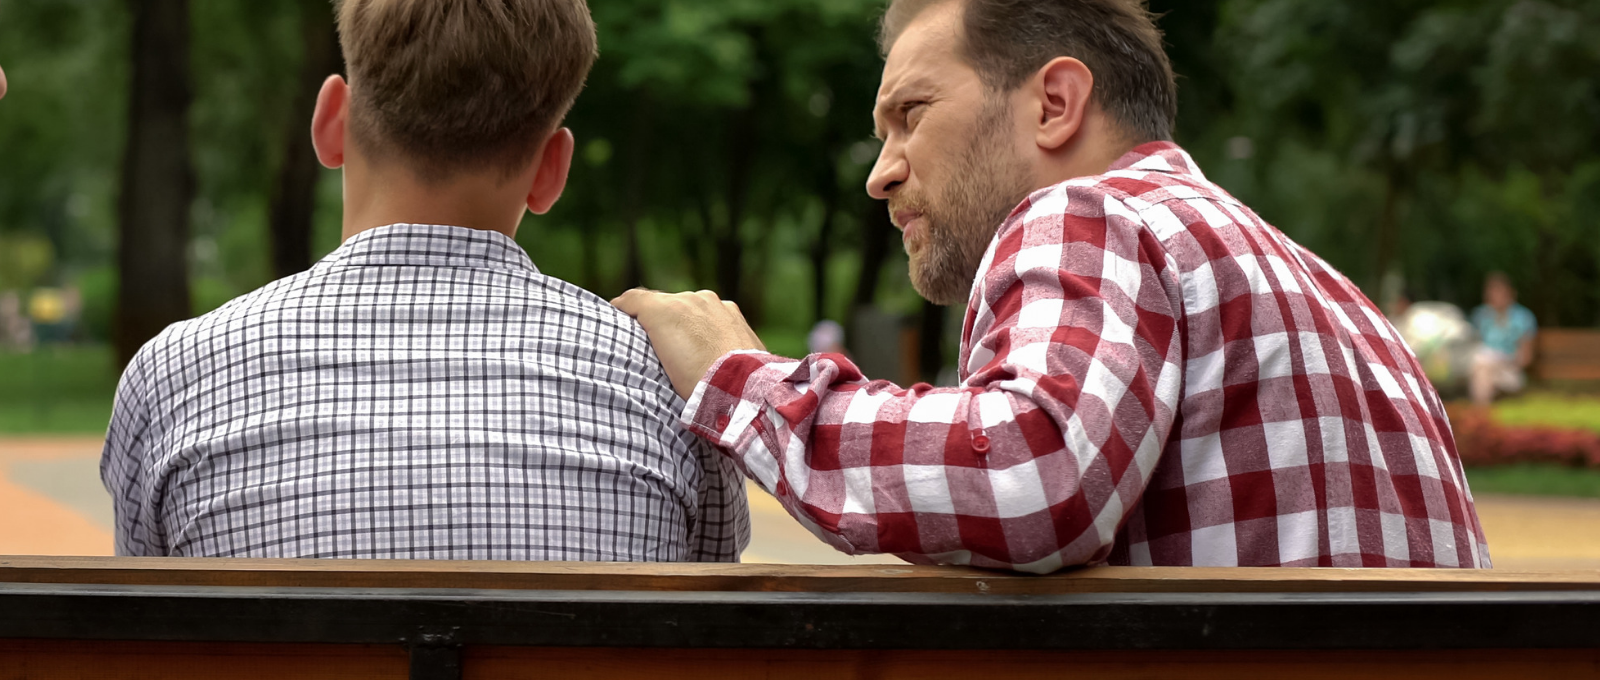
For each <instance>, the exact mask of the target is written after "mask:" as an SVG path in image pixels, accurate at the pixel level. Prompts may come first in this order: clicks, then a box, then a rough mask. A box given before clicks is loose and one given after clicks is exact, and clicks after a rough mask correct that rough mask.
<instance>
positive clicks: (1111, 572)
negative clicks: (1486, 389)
mask: <svg viewBox="0 0 1600 680" xmlns="http://www.w3.org/2000/svg"><path fill="white" fill-rule="evenodd" d="M0 583H85V584H107V585H177V586H259V587H327V588H337V587H348V588H481V589H519V590H628V591H763V592H933V593H988V594H1064V593H1144V592H1197V593H1204V592H1238V593H1251V592H1286V593H1293V592H1492V591H1536V590H1546V591H1548V590H1600V571H1596V570H1571V571H1540V572H1529V571H1521V572H1519V571H1505V570H1447V569H1439V570H1433V569H1428V570H1424V569H1280V568H1272V569H1261V568H1257V569H1218V568H1173V567H1097V568H1090V569H1081V570H1077V571H1071V572H1067V573H1065V574H1059V575H1053V576H1019V575H1013V574H1004V573H997V572H989V571H982V570H977V569H960V568H949V567H923V566H913V565H905V566H885V565H846V566H793V565H757V564H744V565H725V564H653V563H652V564H638V563H580V562H446V561H400V560H256V559H249V560H245V559H187V558H108V557H0Z"/></svg>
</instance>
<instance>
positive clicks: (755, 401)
mask: <svg viewBox="0 0 1600 680" xmlns="http://www.w3.org/2000/svg"><path fill="white" fill-rule="evenodd" d="M776 363H784V364H793V363H796V362H795V360H794V359H785V358H783V357H780V356H777V355H774V354H768V353H766V352H761V351H755V350H741V351H737V352H729V353H727V354H724V355H722V357H721V358H720V359H717V361H716V363H713V364H711V368H710V369H708V370H707V371H706V374H705V377H703V378H701V379H700V383H699V384H697V385H695V387H694V392H693V393H692V394H690V395H689V400H688V402H687V403H685V404H684V406H683V415H682V417H681V420H682V421H683V426H684V428H685V429H687V430H689V431H690V432H693V433H695V434H696V435H699V436H700V437H702V438H704V439H705V440H706V441H708V442H711V443H712V444H715V445H717V446H720V447H722V448H724V449H728V450H731V451H737V450H740V449H742V448H743V447H744V444H745V443H746V442H748V440H749V438H750V437H753V436H755V434H756V430H755V428H752V427H750V424H751V423H752V422H753V421H755V419H756V418H759V417H760V416H761V412H762V406H763V405H764V403H765V395H766V393H767V389H766V388H768V387H771V386H772V384H776V383H778V382H781V381H782V377H781V376H782V375H784V374H781V373H780V374H778V375H777V376H773V377H771V378H767V377H764V376H761V375H760V374H761V373H762V369H764V368H766V367H767V366H769V365H771V364H776ZM767 383H771V384H767Z"/></svg>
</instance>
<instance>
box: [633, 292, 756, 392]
mask: <svg viewBox="0 0 1600 680" xmlns="http://www.w3.org/2000/svg"><path fill="white" fill-rule="evenodd" d="M611 304H613V305H615V306H616V307H617V309H620V310H622V311H623V313H625V314H627V315H628V316H631V317H633V318H634V319H637V320H638V321H639V325H641V326H643V327H644V330H645V333H648V334H649V335H650V344H652V345H653V346H655V350H656V354H657V355H658V356H660V357H661V365H662V366H663V367H665V368H666V369H667V377H669V378H671V379H672V387H673V388H674V389H676V390H677V391H678V394H679V395H680V396H682V397H683V398H684V399H688V398H689V395H692V394H694V388H695V385H698V384H699V383H700V380H701V378H704V377H705V374H706V371H709V370H711V365H712V364H714V363H717V360H718V359H721V358H722V356H723V355H725V354H727V353H729V352H737V351H740V350H751V349H754V350H762V351H765V350H766V348H767V347H766V345H764V344H762V342H761V338H760V337H757V336H756V332H755V331H754V330H752V329H751V328H750V324H749V323H748V322H746V321H745V319H744V314H742V313H740V311H739V305H737V304H735V303H732V302H728V301H725V300H723V299H721V298H719V297H717V294H716V293H713V292H711V291H709V290H702V291H699V292H695V293H662V292H659V291H653V290H646V289H643V288H635V289H633V290H630V291H628V292H626V293H623V294H622V295H621V296H619V297H618V298H617V299H615V300H612V301H611Z"/></svg>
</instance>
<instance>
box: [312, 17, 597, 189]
mask: <svg viewBox="0 0 1600 680" xmlns="http://www.w3.org/2000/svg"><path fill="white" fill-rule="evenodd" d="M338 17H339V40H340V43H341V45H342V46H343V48H344V57H345V62H346V64H347V65H348V68H349V72H350V88H351V103H350V122H349V129H350V134H351V136H352V138H353V139H352V141H353V142H354V143H355V144H356V145H357V146H358V147H359V148H360V149H361V150H362V152H363V153H365V154H366V155H367V156H368V157H369V158H371V159H373V160H374V161H376V162H400V163H404V164H405V165H406V166H408V167H409V168H410V169H411V170H412V171H413V172H414V173H415V174H416V175H417V177H418V178H420V179H422V180H423V181H429V182H433V181H442V180H445V179H448V178H450V177H451V176H453V175H456V174H459V173H476V172H483V171H496V170H498V171H500V172H501V173H503V174H504V175H505V176H508V177H509V176H513V175H515V174H516V173H517V172H519V171H521V170H522V169H524V168H525V167H527V165H528V163H529V162H531V161H532V159H533V157H534V155H535V154H536V153H538V150H539V147H540V145H541V144H542V143H543V142H544V140H545V139H546V138H547V137H548V136H549V134H550V133H551V132H552V131H553V130H554V129H555V128H556V127H557V126H558V125H559V124H560V122H561V119H562V118H564V117H565V116H566V114H567V111H568V110H569V109H571V108H572V103H573V101H574V100H576V99H577V97H578V92H579V91H580V90H582V89H583V82H584V79H585V78H587V77H588V74H589V69H590V67H592V66H593V65H594V60H595V57H596V54H597V51H598V50H597V42H596V38H595V28H594V21H593V19H591V18H590V16H589V8H588V6H587V5H586V4H585V3H584V0H342V1H341V2H339V6H338Z"/></svg>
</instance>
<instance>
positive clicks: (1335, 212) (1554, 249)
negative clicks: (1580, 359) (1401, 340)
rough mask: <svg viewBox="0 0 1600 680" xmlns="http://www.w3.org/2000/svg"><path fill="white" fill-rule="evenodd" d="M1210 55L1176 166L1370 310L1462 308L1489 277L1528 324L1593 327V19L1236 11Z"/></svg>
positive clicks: (1523, 3) (1377, 6) (1258, 1)
mask: <svg viewBox="0 0 1600 680" xmlns="http://www.w3.org/2000/svg"><path fill="white" fill-rule="evenodd" d="M1180 13H1181V10H1177V11H1174V12H1173V14H1172V15H1171V16H1169V18H1168V20H1169V21H1171V20H1174V19H1177V18H1178V16H1179V14H1180ZM1213 40H1214V43H1213V44H1214V45H1215V47H1217V48H1218V49H1219V50H1220V51H1221V52H1222V54H1223V55H1224V56H1223V57H1222V61H1223V66H1222V67H1221V71H1222V74H1223V77H1222V81H1223V83H1224V86H1223V87H1222V89H1223V90H1224V91H1226V92H1228V93H1230V94H1231V95H1232V97H1233V104H1232V106H1231V110H1230V111H1227V112H1225V113H1222V114H1221V115H1218V116H1217V117H1215V118H1213V119H1212V120H1210V121H1207V122H1208V123H1209V125H1204V126H1203V127H1206V128H1208V129H1209V130H1211V131H1212V132H1211V133H1210V134H1209V135H1204V136H1203V137H1202V138H1201V139H1199V140H1188V141H1190V145H1191V151H1195V152H1196V153H1197V155H1199V156H1200V157H1201V161H1202V164H1203V165H1206V166H1207V167H1209V168H1213V174H1214V175H1216V176H1217V177H1218V178H1219V179H1220V180H1222V181H1223V183H1224V184H1225V185H1227V186H1229V187H1230V189H1232V190H1234V191H1235V193H1237V194H1238V195H1239V196H1240V197H1241V198H1242V199H1243V200H1245V201H1246V202H1247V203H1249V204H1251V205H1252V206H1253V207H1255V208H1256V209H1257V210H1258V211H1260V212H1261V213H1262V215H1263V216H1264V217H1266V218H1267V219H1268V220H1269V221H1272V222H1273V223H1275V224H1276V225H1278V226H1279V227H1280V228H1282V229H1283V230H1284V231H1286V232H1287V233H1289V234H1290V235H1291V236H1293V237H1295V238H1296V239H1297V240H1300V241H1301V242H1302V243H1303V244H1305V245H1307V246H1308V247H1310V248H1312V249H1313V250H1315V251H1317V252H1318V253H1319V254H1321V255H1322V256H1324V258H1326V259H1328V260H1329V261H1330V262H1331V263H1332V264H1334V265H1335V266H1336V267H1339V268H1340V269H1341V270H1342V271H1344V272H1345V273H1346V274H1347V275H1350V276H1351V277H1352V278H1353V279H1354V280H1355V281H1356V282H1358V283H1361V284H1363V285H1364V286H1365V287H1366V288H1367V291H1368V293H1369V295H1372V296H1373V297H1375V298H1376V297H1380V291H1378V290H1377V289H1376V284H1377V282H1378V281H1379V279H1380V277H1381V276H1382V275H1383V274H1384V273H1386V272H1391V271H1393V272H1398V273H1401V274H1402V275H1403V277H1404V279H1405V280H1407V281H1408V282H1409V283H1410V284H1411V287H1412V288H1413V289H1414V290H1415V291H1417V294H1418V295H1420V296H1422V297H1426V298H1437V299H1445V300H1448V301H1452V302H1456V303H1458V304H1464V305H1473V304H1476V303H1477V302H1478V291H1479V286H1480V285H1481V281H1482V279H1483V275H1484V274H1485V273H1486V272H1487V271H1488V270H1491V269H1501V270H1505V271H1507V272H1508V273H1509V274H1511V276H1512V278H1513V279H1514V280H1515V281H1517V282H1518V283H1519V284H1520V286H1521V288H1522V291H1523V300H1524V302H1525V303H1526V304H1528V306H1529V307H1531V308H1532V309H1533V310H1534V312H1535V313H1536V314H1538V315H1539V316H1540V318H1541V321H1542V322H1543V323H1545V324H1547V325H1562V326H1587V325H1592V324H1594V323H1595V322H1596V320H1597V319H1600V213H1597V212H1596V211H1595V209H1594V208H1595V207H1597V206H1596V203H1597V201H1600V199H1597V198H1596V194H1597V191H1600V184H1596V182H1597V179H1596V173H1597V172H1600V171H1597V170H1596V169H1595V168H1594V167H1593V166H1594V164H1595V163H1596V162H1600V154H1597V149H1600V138H1597V134H1600V132H1597V128H1596V126H1595V125H1594V124H1593V121H1594V120H1596V118H1597V116H1600V81H1597V79H1596V78H1595V77H1594V73H1596V72H1597V70H1600V3H1594V2H1582V1H1576V0H1485V1H1482V2H1454V1H1448V0H1432V1H1420V0H1410V1H1403V2H1382V3H1380V2H1361V3H1348V2H1345V3H1329V2H1320V1H1318V0H1236V1H1233V2H1224V3H1221V11H1220V12H1219V18H1218V28H1217V32H1216V33H1215V35H1214V38H1213ZM1181 66H1182V65H1181V64H1180V67H1181ZM1212 87H1215V86H1212ZM1185 129H1186V130H1195V129H1196V128H1195V126H1194V125H1189V126H1187V127H1186V128H1185ZM1224 135H1238V136H1244V137H1248V138H1249V139H1250V140H1251V142H1252V143H1251V146H1253V148H1254V151H1255V153H1253V154H1234V155H1235V156H1245V155H1248V156H1249V157H1237V158H1230V157H1229V154H1227V153H1226V151H1225V148H1226V139H1225V137H1224ZM1219 169H1220V172H1218V170H1219Z"/></svg>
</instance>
